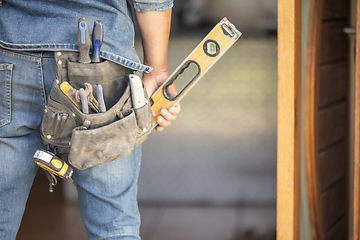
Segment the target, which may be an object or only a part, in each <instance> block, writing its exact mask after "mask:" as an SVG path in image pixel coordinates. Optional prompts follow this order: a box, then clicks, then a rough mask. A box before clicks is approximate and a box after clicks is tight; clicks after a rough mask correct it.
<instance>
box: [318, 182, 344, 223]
mask: <svg viewBox="0 0 360 240" xmlns="http://www.w3.org/2000/svg"><path fill="white" fill-rule="evenodd" d="M346 186H347V185H346V181H345V180H344V179H342V180H341V181H339V182H337V183H336V184H334V186H333V187H332V188H330V189H328V190H326V191H325V192H323V193H322V200H323V206H324V226H325V229H331V227H333V226H334V225H335V223H336V222H337V221H339V220H340V218H342V217H343V216H345V213H346V211H347V202H346V199H347V198H346V197H345V196H346V193H347V189H346ZM325 209H326V210H325Z"/></svg>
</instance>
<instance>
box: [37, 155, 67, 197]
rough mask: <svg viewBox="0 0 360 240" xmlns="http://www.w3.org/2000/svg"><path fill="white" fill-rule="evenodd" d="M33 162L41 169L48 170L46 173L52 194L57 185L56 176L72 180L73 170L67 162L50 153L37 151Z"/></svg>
mask: <svg viewBox="0 0 360 240" xmlns="http://www.w3.org/2000/svg"><path fill="white" fill-rule="evenodd" d="M33 160H34V162H35V163H36V164H37V165H38V166H39V167H41V168H43V169H45V170H46V171H45V173H47V176H48V178H49V182H50V183H49V191H50V192H52V191H53V186H55V185H56V183H57V180H56V177H55V176H58V177H60V178H63V179H70V178H71V175H72V174H73V169H72V168H71V167H70V166H69V165H68V164H67V163H66V162H65V161H63V160H62V159H60V158H59V157H57V156H56V155H55V154H53V153H51V152H49V151H44V150H37V151H36V152H35V154H34V156H33Z"/></svg>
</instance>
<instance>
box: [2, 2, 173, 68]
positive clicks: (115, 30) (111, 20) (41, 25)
mask: <svg viewBox="0 0 360 240" xmlns="http://www.w3.org/2000/svg"><path fill="white" fill-rule="evenodd" d="M2 2H3V4H2V6H1V7H0V47H2V48H5V49H11V50H18V51H59V50H67V51H77V50H78V47H77V22H78V19H79V18H80V17H85V18H87V19H88V21H89V29H90V35H91V33H92V28H93V22H94V21H95V20H102V21H103V23H104V42H103V44H102V47H101V51H100V55H101V57H102V58H104V59H108V60H110V61H113V62H116V63H119V64H121V65H123V66H125V67H128V68H131V69H134V70H139V71H145V72H150V71H151V70H152V69H151V67H149V66H146V65H143V64H141V62H140V60H139V58H138V56H137V53H136V51H135V49H134V39H135V31H134V23H133V20H132V13H131V6H130V4H129V2H128V1H127V0H31V1H26V0H3V1H2ZM131 2H132V5H133V7H134V8H135V10H136V11H138V12H145V11H150V10H152V11H166V10H169V9H170V8H172V6H173V0H131Z"/></svg>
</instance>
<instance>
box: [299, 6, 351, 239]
mask: <svg viewBox="0 0 360 240" xmlns="http://www.w3.org/2000/svg"><path fill="white" fill-rule="evenodd" d="M312 6H313V7H314V8H315V9H316V8H317V11H312V12H311V14H314V16H310V22H309V35H308V37H309V41H308V51H307V52H308V58H307V76H306V78H307V79H306V88H307V90H306V93H307V95H306V97H305V99H307V100H306V105H309V106H306V109H307V115H308V116H306V117H305V118H306V120H305V121H306V123H305V125H306V126H307V127H306V129H307V130H306V137H305V139H306V148H307V150H306V151H307V165H308V166H307V169H308V186H309V187H308V188H309V201H310V209H311V211H312V212H311V214H312V215H311V216H312V219H311V220H312V229H313V240H317V239H321V240H322V239H326V240H327V239H346V238H347V236H348V233H347V224H348V220H347V209H348V207H347V200H348V197H347V192H348V191H347V178H348V173H347V170H348V151H349V150H348V149H349V148H348V140H347V138H348V133H347V132H348V129H349V126H348V125H349V123H348V113H349V109H348V108H349V106H348V105H349V102H348V98H349V97H348V96H349V74H348V62H347V60H348V50H349V42H348V38H347V36H346V34H345V33H344V31H343V28H344V27H345V26H347V21H348V18H349V14H350V11H349V0H344V1H338V0H323V2H321V1H319V0H313V5H312ZM320 8H322V9H320ZM311 14H310V15H311ZM314 26H317V29H314ZM318 32H320V35H317V33H318ZM309 53H311V54H309ZM312 201H313V202H312Z"/></svg>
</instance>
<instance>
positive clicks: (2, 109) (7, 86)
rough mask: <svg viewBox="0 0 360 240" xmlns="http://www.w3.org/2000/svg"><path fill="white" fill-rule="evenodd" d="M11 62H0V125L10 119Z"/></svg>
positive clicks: (8, 121)
mask: <svg viewBox="0 0 360 240" xmlns="http://www.w3.org/2000/svg"><path fill="white" fill-rule="evenodd" d="M12 70H13V64H9V63H0V127H2V126H4V125H6V124H8V123H10V121H11V77H12Z"/></svg>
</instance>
